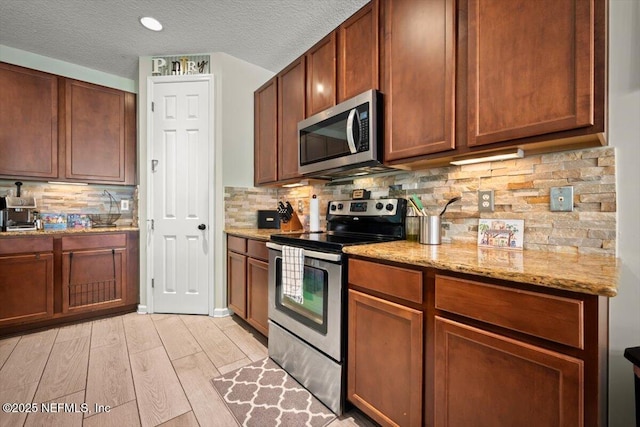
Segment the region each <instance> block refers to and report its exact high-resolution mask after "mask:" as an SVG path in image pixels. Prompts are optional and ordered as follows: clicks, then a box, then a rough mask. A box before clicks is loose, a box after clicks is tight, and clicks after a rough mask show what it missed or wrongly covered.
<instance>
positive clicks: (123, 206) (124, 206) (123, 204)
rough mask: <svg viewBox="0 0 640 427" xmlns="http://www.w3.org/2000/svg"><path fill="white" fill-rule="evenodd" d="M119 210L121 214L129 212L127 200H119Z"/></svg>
mask: <svg viewBox="0 0 640 427" xmlns="http://www.w3.org/2000/svg"><path fill="white" fill-rule="evenodd" d="M120 210H121V211H123V212H127V211H128V210H129V200H127V199H122V200H120Z"/></svg>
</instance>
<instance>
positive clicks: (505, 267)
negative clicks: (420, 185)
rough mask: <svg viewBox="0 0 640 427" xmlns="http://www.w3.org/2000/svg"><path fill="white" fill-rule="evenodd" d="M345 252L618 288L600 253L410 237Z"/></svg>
mask: <svg viewBox="0 0 640 427" xmlns="http://www.w3.org/2000/svg"><path fill="white" fill-rule="evenodd" d="M344 252H345V253H347V254H350V255H358V256H363V257H368V258H374V259H379V260H384V261H393V262H399V263H403V264H410V265H415V266H421V267H432V268H438V269H442V270H449V271H454V272H458V273H467V274H474V275H478V276H485V277H490V278H494V279H503V280H510V281H514V282H519V283H528V284H531V285H537V286H544V287H548V288H556V289H562V290H567V291H573V292H580V293H584V294H592V295H602V296H607V297H613V296H616V294H617V292H618V275H619V263H618V259H617V258H614V257H607V256H602V255H588V254H586V255H579V254H567V253H556V252H544V251H527V250H523V251H513V250H507V249H490V248H478V247H477V246H476V245H473V244H457V243H452V244H441V245H421V244H419V243H417V242H408V241H406V240H400V241H396V242H388V243H376V244H367V245H355V246H347V247H345V248H344Z"/></svg>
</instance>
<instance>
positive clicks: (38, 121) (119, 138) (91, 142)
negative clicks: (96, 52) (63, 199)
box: [0, 62, 137, 185]
mask: <svg viewBox="0 0 640 427" xmlns="http://www.w3.org/2000/svg"><path fill="white" fill-rule="evenodd" d="M0 86H2V88H3V89H4V90H6V91H7V93H6V96H5V97H3V99H2V100H0V111H1V112H2V114H0V127H1V128H2V129H3V132H2V135H0V176H6V177H8V178H10V179H16V178H25V179H32V180H33V179H35V180H43V181H46V180H49V179H55V180H57V181H77V182H86V183H98V184H115V185H134V184H135V183H136V176H135V175H136V139H137V131H136V121H137V120H136V96H135V94H132V93H128V92H124V91H120V90H117V89H112V88H107V87H104V86H98V85H94V84H91V83H85V82H81V81H77V80H73V79H68V78H65V77H61V76H56V75H53V74H48V73H43V72H39V71H35V70H31V69H28V68H23V67H18V66H14V65H10V64H6V63H1V62H0Z"/></svg>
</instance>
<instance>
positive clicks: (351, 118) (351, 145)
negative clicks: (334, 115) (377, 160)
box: [347, 108, 358, 154]
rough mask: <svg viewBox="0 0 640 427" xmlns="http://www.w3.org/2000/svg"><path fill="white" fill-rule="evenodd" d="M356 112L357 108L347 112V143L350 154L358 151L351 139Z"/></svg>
mask: <svg viewBox="0 0 640 427" xmlns="http://www.w3.org/2000/svg"><path fill="white" fill-rule="evenodd" d="M357 113H358V110H357V109H356V108H354V109H353V110H351V111H350V112H349V117H347V143H348V144H349V151H351V154H355V153H357V152H358V149H357V148H356V142H355V140H354V139H353V122H354V121H355V118H356V114H357Z"/></svg>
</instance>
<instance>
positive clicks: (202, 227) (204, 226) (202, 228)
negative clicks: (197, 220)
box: [198, 224, 207, 230]
mask: <svg viewBox="0 0 640 427" xmlns="http://www.w3.org/2000/svg"><path fill="white" fill-rule="evenodd" d="M206 229H207V226H206V225H204V224H200V225H199V226H198V230H206Z"/></svg>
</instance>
